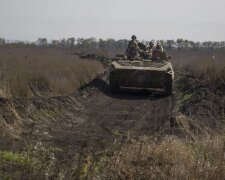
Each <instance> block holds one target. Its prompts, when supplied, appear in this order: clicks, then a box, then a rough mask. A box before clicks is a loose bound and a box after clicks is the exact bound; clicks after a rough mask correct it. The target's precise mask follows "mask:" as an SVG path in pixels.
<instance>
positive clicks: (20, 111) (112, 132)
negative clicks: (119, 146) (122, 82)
mask: <svg viewBox="0 0 225 180" xmlns="http://www.w3.org/2000/svg"><path fill="white" fill-rule="evenodd" d="M9 101H10V104H13V106H14V108H15V109H14V111H15V113H14V114H17V116H19V117H20V119H21V121H22V122H21V124H22V125H21V127H20V129H21V133H20V134H18V136H19V137H20V138H18V137H17V138H16V142H17V144H16V145H15V142H14V141H12V139H10V138H8V140H7V141H8V142H7V143H8V145H7V146H8V148H11V147H12V145H13V144H14V145H13V146H14V148H13V149H21V148H23V147H24V144H27V142H28V144H29V142H30V143H32V144H35V143H36V142H41V143H42V144H44V145H45V146H46V147H56V148H59V149H62V154H61V155H60V156H61V158H62V159H70V158H71V157H73V156H74V154H76V153H82V154H85V153H90V152H93V153H95V152H101V151H104V150H106V149H110V147H111V145H113V144H114V143H115V141H117V142H124V141H125V140H127V139H129V138H130V137H132V138H138V137H140V136H143V135H153V134H154V133H156V132H157V131H158V130H159V129H160V128H162V126H163V124H164V123H165V122H169V120H170V118H171V112H172V109H173V104H174V102H173V101H174V100H173V97H172V96H171V97H162V96H160V95H159V94H157V93H155V92H153V93H149V92H145V91H136V92H128V91H127V92H126V91H125V92H122V93H119V94H111V93H110V92H109V90H108V85H107V83H106V80H105V79H104V77H97V78H96V79H94V80H93V81H92V82H91V83H89V84H87V85H85V86H84V87H82V88H81V91H80V92H79V93H76V94H73V95H68V96H60V97H48V98H41V97H40V98H33V99H23V100H19V99H15V100H9ZM7 103H9V102H7ZM7 103H6V104H7ZM1 107H2V108H1V109H2V112H1V114H2V116H4V117H7V116H8V115H7V114H6V112H8V110H7V111H6V109H7V108H8V107H7V106H6V105H5V103H2V104H1ZM8 118H11V121H12V126H13V124H14V121H16V120H15V119H16V117H8ZM8 121H9V120H8ZM0 128H2V127H0ZM3 128H4V127H3ZM5 137H8V134H6V135H5V136H4V137H2V138H5ZM21 142H23V143H21ZM0 144H1V142H0ZM4 144H6V143H4ZM10 146H11V147H10ZM18 146H19V147H20V148H18Z"/></svg>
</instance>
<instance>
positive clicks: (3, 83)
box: [0, 47, 103, 97]
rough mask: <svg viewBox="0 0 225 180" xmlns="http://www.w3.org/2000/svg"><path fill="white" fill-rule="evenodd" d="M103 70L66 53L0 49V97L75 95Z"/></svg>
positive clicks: (26, 49)
mask: <svg viewBox="0 0 225 180" xmlns="http://www.w3.org/2000/svg"><path fill="white" fill-rule="evenodd" d="M102 70H103V67H102V65H101V64H100V63H99V62H97V61H93V60H92V61H89V60H83V59H82V60H81V59H79V58H78V57H77V56H74V55H72V53H70V51H69V50H63V49H49V48H13V47H11V48H10V47H1V48H0V96H2V97H31V96H40V95H63V94H67V93H72V92H75V91H76V90H77V89H78V88H79V87H80V86H81V85H82V84H84V83H86V82H88V81H90V80H91V79H92V78H93V77H94V76H96V75H97V74H98V73H100V72H101V71H102Z"/></svg>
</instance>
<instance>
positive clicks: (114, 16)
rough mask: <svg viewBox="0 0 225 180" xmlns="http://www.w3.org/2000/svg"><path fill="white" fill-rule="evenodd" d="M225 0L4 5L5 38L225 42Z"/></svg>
mask: <svg viewBox="0 0 225 180" xmlns="http://www.w3.org/2000/svg"><path fill="white" fill-rule="evenodd" d="M224 9H225V1H224V0H161V1H160V0H0V37H4V38H6V39H11V40H36V39H37V38H39V37H46V38H48V39H60V38H63V37H65V38H67V37H75V38H77V37H85V38H86V37H96V38H103V39H106V38H115V39H121V38H123V39H124V38H126V39H128V38H130V36H131V35H132V34H136V35H137V37H138V39H139V40H143V39H145V40H151V39H156V40H157V39H177V38H184V39H189V40H195V41H206V40H214V41H224V40H225V10H224Z"/></svg>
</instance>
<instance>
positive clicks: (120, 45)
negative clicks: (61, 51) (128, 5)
mask: <svg viewBox="0 0 225 180" xmlns="http://www.w3.org/2000/svg"><path fill="white" fill-rule="evenodd" d="M129 41H130V40H127V39H120V40H115V39H107V40H103V39H99V40H98V39H96V38H77V39H75V38H73V37H71V38H67V39H65V38H63V39H60V40H50V41H49V40H48V39H47V38H38V39H37V41H36V42H24V41H6V40H5V39H4V38H0V45H9V46H37V47H65V48H74V47H76V48H83V49H102V50H109V51H112V50H115V51H118V50H125V49H126V47H127V45H128V42H129ZM152 41H153V42H157V41H158V40H157V41H156V40H152ZM141 42H142V43H144V44H147V43H148V42H149V41H141ZM159 42H160V43H161V45H162V46H163V47H164V48H165V49H168V50H169V49H193V50H194V49H212V48H214V49H225V41H221V42H213V41H205V42H194V41H189V40H185V39H177V40H159Z"/></svg>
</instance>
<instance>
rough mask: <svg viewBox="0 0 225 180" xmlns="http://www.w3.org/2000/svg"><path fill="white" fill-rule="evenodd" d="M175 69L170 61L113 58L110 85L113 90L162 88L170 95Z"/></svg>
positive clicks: (110, 69)
mask: <svg viewBox="0 0 225 180" xmlns="http://www.w3.org/2000/svg"><path fill="white" fill-rule="evenodd" d="M173 80H174V71H173V67H172V65H171V63H170V62H168V61H152V60H143V59H142V60H132V61H131V60H127V59H123V58H119V59H114V60H112V62H111V64H110V68H109V87H110V90H111V91H112V92H117V91H119V90H120V88H141V89H162V90H163V92H164V94H165V96H170V95H171V94H172V89H173Z"/></svg>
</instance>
